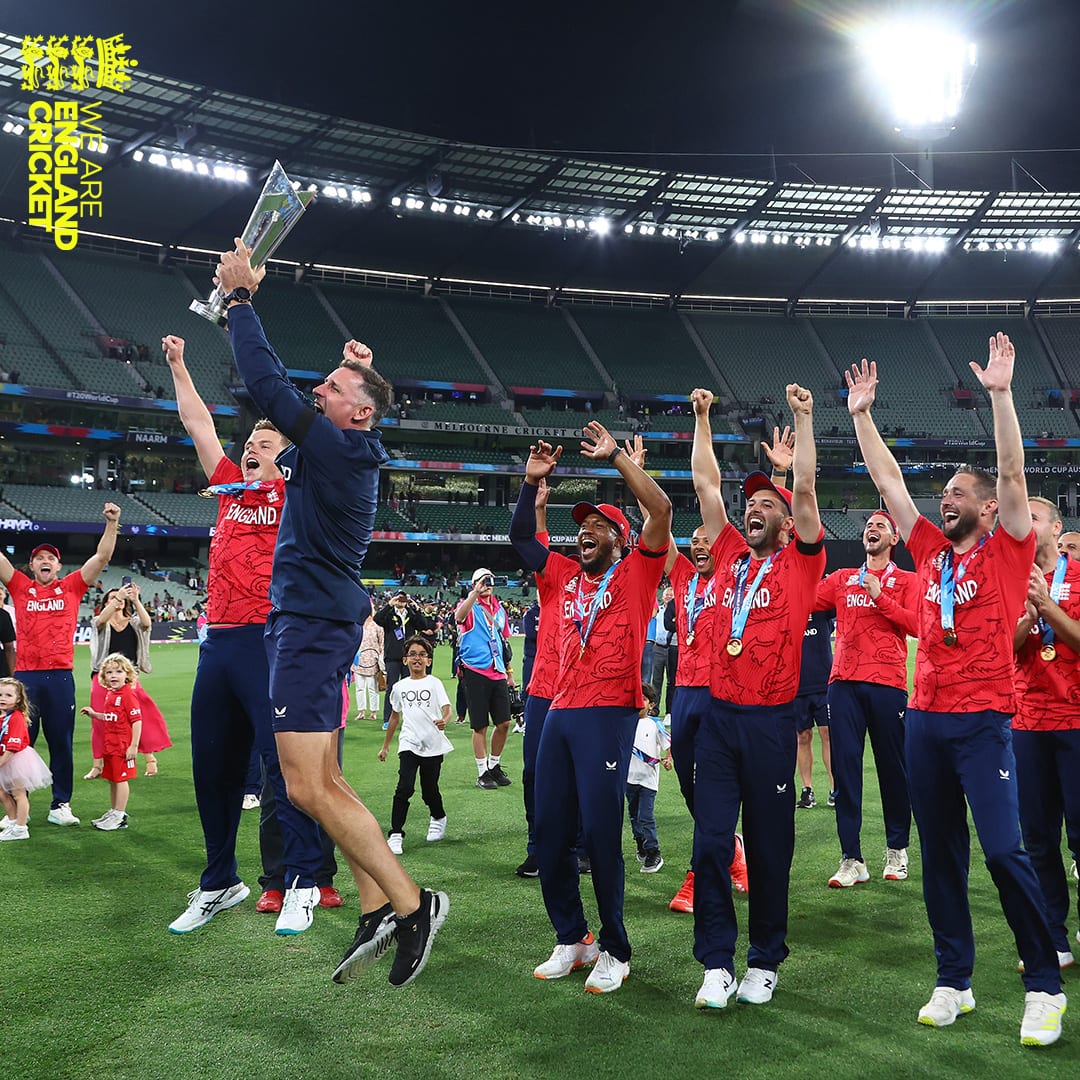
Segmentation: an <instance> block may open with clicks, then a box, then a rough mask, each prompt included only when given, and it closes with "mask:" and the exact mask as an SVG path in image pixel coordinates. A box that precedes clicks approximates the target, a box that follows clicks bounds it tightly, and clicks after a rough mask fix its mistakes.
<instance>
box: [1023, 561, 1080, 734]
mask: <svg viewBox="0 0 1080 1080" xmlns="http://www.w3.org/2000/svg"><path fill="white" fill-rule="evenodd" d="M1053 578H1054V572H1053V571H1052V570H1051V571H1050V573H1049V574H1047V575H1046V585H1047V588H1049V586H1050V583H1051V582H1052V581H1053ZM1057 603H1058V606H1059V607H1060V608H1061V610H1062V611H1064V612H1065V614H1066V615H1068V616H1069V618H1070V619H1077V620H1080V562H1077V561H1076V560H1075V559H1070V560H1069V564H1068V569H1067V570H1066V571H1065V580H1064V581H1063V582H1062V583H1061V595H1060V596H1059V597H1058V600H1057ZM1042 644H1043V643H1042V635H1041V633H1040V631H1039V624H1038V623H1036V624H1035V625H1034V626H1033V627H1032V628H1031V632H1030V633H1029V634H1028V636H1027V640H1026V641H1025V642H1024V644H1023V645H1022V646H1021V647H1020V651H1019V652H1018V653H1017V654H1016V715H1015V716H1014V717H1013V722H1012V726H1013V729H1014V730H1016V731H1076V730H1077V729H1080V655H1078V654H1077V653H1076V651H1075V650H1074V649H1071V648H1069V646H1068V645H1066V644H1065V642H1064V641H1062V640H1061V638H1060V637H1058V636H1057V635H1056V634H1055V635H1054V642H1053V644H1054V651H1055V652H1056V654H1057V655H1056V656H1055V657H1054V659H1053V660H1044V659H1043V657H1042V656H1041V655H1040V650H1041V649H1042Z"/></svg>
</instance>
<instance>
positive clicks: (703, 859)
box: [694, 698, 797, 973]
mask: <svg viewBox="0 0 1080 1080" xmlns="http://www.w3.org/2000/svg"><path fill="white" fill-rule="evenodd" d="M796 746H797V737H796V733H795V712H794V705H793V704H792V702H788V703H786V704H784V705H774V706H760V705H758V706H748V705H733V704H732V703H731V702H728V701H718V700H716V699H715V698H713V699H712V701H711V704H710V708H709V712H708V714H707V715H706V717H705V719H704V721H703V722H702V724H701V726H700V728H699V729H698V734H697V744H696V748H695V759H694V766H695V768H694V956H695V957H696V958H697V960H698V961H699V962H700V963H701V964H703V965H704V966H705V967H706V968H726V969H727V970H728V971H730V972H732V973H734V970H735V968H734V960H735V941H736V938H737V936H738V925H737V923H736V921H735V905H734V902H733V901H732V898H731V869H730V867H731V860H732V858H733V857H734V854H735V827H736V825H737V824H738V820H739V807H740V805H741V806H742V824H743V828H742V831H743V841H744V846H745V851H746V868H747V872H748V875H749V882H750V898H749V909H750V919H749V922H750V925H749V938H750V950H749V960H748V964H749V966H750V967H758V968H764V969H765V970H766V971H775V970H776V969H777V967H778V966H779V965H780V963H781V962H782V961H783V960H784V958H785V957H786V956H787V954H788V948H787V945H786V943H785V938H786V937H787V918H788V882H789V878H790V876H791V859H792V856H793V855H794V852H795V784H794V780H793V777H794V775H795V755H796Z"/></svg>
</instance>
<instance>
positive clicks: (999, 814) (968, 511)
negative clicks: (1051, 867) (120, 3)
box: [846, 334, 1066, 1046]
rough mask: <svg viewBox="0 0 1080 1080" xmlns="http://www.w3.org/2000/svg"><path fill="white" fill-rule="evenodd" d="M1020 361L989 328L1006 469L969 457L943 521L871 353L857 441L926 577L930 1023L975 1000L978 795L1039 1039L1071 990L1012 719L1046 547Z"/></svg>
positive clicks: (917, 810)
mask: <svg viewBox="0 0 1080 1080" xmlns="http://www.w3.org/2000/svg"><path fill="white" fill-rule="evenodd" d="M1014 363H1015V350H1014V349H1013V345H1012V342H1010V341H1009V339H1008V337H1007V336H1006V335H1004V334H998V335H997V336H996V337H992V338H991V339H990V357H989V361H988V362H987V365H986V368H985V369H983V368H980V367H979V365H978V364H975V363H972V364H971V369H972V371H973V372H974V373H975V375H976V377H977V378H978V380H979V382H980V383H981V384H982V386H983V388H984V389H985V390H986V391H987V393H988V394H989V395H990V403H991V405H992V407H993V412H994V442H995V445H996V447H997V466H998V472H997V481H996V483H995V480H994V477H992V476H990V475H989V474H988V473H985V472H983V471H982V470H978V469H974V468H964V469H960V470H959V471H958V472H957V473H956V475H955V476H953V478H952V479H951V480H950V481H949V482H948V483H947V484H946V485H945V489H944V491H943V492H942V493H941V520H942V525H941V528H938V527H937V526H936V525H932V524H931V523H930V522H929V521H928V520H927V519H926V518H925V517H923V516H922V515H921V514H920V513H919V511H918V510H917V509H916V507H915V503H914V502H913V500H912V498H911V496H910V495H909V494H908V490H907V486H906V485H905V483H904V478H903V475H902V474H901V471H900V467H899V465H898V464H897V463H896V460H895V458H894V457H893V455H892V453H891V452H890V451H889V448H888V447H887V446H886V445H885V442H884V440H883V439H882V438H881V435H880V434H879V432H878V430H877V427H876V426H875V425H874V421H873V419H872V418H871V416H870V408H871V406H872V405H873V403H874V398H875V395H876V392H877V385H878V379H877V365H876V364H868V363H867V362H866V361H865V360H863V362H862V365H861V366H853V367H852V370H851V371H850V372H847V373H846V376H847V384H848V411H849V412H850V413H851V416H852V419H853V420H854V423H855V434H856V435H857V436H858V440H859V449H860V450H861V452H862V455H863V460H864V461H865V462H866V466H867V469H868V471H869V473H870V477H871V479H872V480H873V481H874V484H875V485H876V487H877V489H878V491H879V492H880V493H881V495H882V497H883V498H884V499H885V502H886V504H887V506H888V508H889V512H890V513H891V514H892V516H893V517H894V518H895V519H896V524H897V526H898V527H899V530H900V533H901V535H903V536H904V537H905V538H906V542H907V546H908V550H909V551H910V552H911V555H912V558H913V559H914V560H915V568H916V573H917V574H918V578H919V587H918V590H917V592H916V595H917V597H918V631H919V633H918V637H919V648H918V652H917V653H916V659H915V689H914V693H913V694H912V697H911V702H910V704H909V707H908V710H907V716H906V719H905V725H906V730H905V741H904V748H905V753H906V757H907V769H908V782H909V787H910V792H911V808H912V810H913V812H914V814H915V822H916V824H917V825H918V827H919V840H920V844H921V848H922V873H923V897H924V899H925V901H926V913H927V916H928V917H929V920H930V928H931V930H932V931H933V934H934V952H935V954H936V955H937V962H938V977H937V986H936V987H935V988H934V992H933V994H932V995H931V997H930V1000H929V1001H928V1002H927V1003H926V1005H924V1006H923V1008H922V1009H920V1010H919V1023H921V1024H926V1025H928V1026H930V1027H945V1026H947V1025H949V1024H952V1023H953V1022H954V1021H955V1020H956V1018H957V1017H958V1016H961V1015H963V1014H964V1013H968V1012H971V1010H972V1009H974V1008H975V998H974V995H973V994H972V992H971V973H972V969H973V967H974V964H975V938H974V934H973V932H972V927H971V911H970V907H969V904H968V893H967V879H968V866H969V863H970V860H971V840H970V836H969V833H968V825H967V807H965V805H964V803H965V799H966V800H967V805H968V806H970V808H971V816H972V819H973V820H974V822H975V828H976V829H977V831H978V834H979V841H980V843H981V844H982V848H983V854H984V855H985V857H986V865H987V867H988V868H989V870H990V874H991V876H992V877H993V879H994V884H995V885H996V886H997V889H998V895H999V897H1000V898H1001V906H1002V910H1003V911H1004V912H1005V918H1006V920H1007V921H1008V923H1009V926H1010V928H1011V929H1012V932H1013V935H1014V937H1015V939H1016V947H1017V951H1018V952H1019V954H1020V959H1021V961H1022V963H1023V964H1024V969H1025V970H1024V973H1023V980H1024V985H1025V987H1026V989H1027V994H1026V997H1025V1003H1024V1016H1023V1020H1022V1022H1021V1025H1020V1041H1021V1043H1022V1044H1024V1045H1025V1046H1040V1045H1047V1044H1049V1043H1052V1042H1055V1041H1056V1040H1057V1039H1058V1037H1059V1036H1060V1034H1061V1017H1062V1014H1063V1013H1064V1012H1065V1004H1066V1003H1065V995H1064V994H1063V993H1062V992H1061V976H1060V973H1059V971H1058V964H1057V956H1056V954H1055V951H1054V945H1053V941H1052V939H1051V936H1050V930H1049V928H1048V926H1047V921H1046V914H1045V912H1044V910H1043V900H1042V894H1041V893H1040V890H1039V884H1038V881H1037V880H1036V877H1035V872H1034V870H1033V869H1032V866H1031V860H1030V859H1029V858H1028V855H1027V853H1026V852H1025V851H1024V848H1023V844H1022V842H1021V839H1020V825H1019V811H1018V808H1017V791H1016V761H1015V759H1014V757H1013V750H1012V739H1011V736H1010V730H1009V723H1010V719H1011V717H1012V715H1013V713H1014V712H1015V711H1016V693H1015V690H1014V688H1013V656H1012V652H1013V634H1014V629H1015V627H1016V622H1017V619H1018V618H1019V617H1020V616H1021V615H1022V614H1023V612H1024V601H1025V598H1026V596H1027V590H1028V579H1029V575H1030V571H1031V566H1032V562H1033V560H1034V555H1035V536H1034V533H1033V532H1032V528H1031V510H1030V509H1029V507H1028V499H1027V489H1026V487H1025V485H1024V448H1023V441H1022V439H1021V436H1020V424H1019V422H1018V421H1017V419H1016V409H1015V407H1014V405H1013V399H1012V389H1011V387H1012V374H1013V365H1014Z"/></svg>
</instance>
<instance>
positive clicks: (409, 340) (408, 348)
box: [320, 285, 505, 422]
mask: <svg viewBox="0 0 1080 1080" xmlns="http://www.w3.org/2000/svg"><path fill="white" fill-rule="evenodd" d="M320 288H321V289H322V292H323V294H324V295H325V296H326V298H327V300H329V301H330V303H331V305H332V306H333V308H334V310H335V312H336V313H337V314H338V316H339V317H340V319H341V321H342V322H343V323H344V324H345V325H346V326H347V327H348V328H349V333H350V334H351V336H352V337H355V338H357V339H358V340H360V341H363V342H364V343H365V344H367V345H370V346H371V350H372V352H373V353H374V356H375V366H376V367H377V368H378V369H379V371H380V372H381V373H382V374H383V375H385V376H386V377H387V378H388V379H391V380H395V379H437V380H441V381H449V382H466V383H483V384H487V383H488V382H489V379H488V377H487V375H486V374H485V372H484V370H483V369H482V368H481V367H480V365H479V364H478V363H477V362H476V360H475V359H474V358H473V355H472V353H470V352H469V350H468V348H467V347H466V345H465V342H464V341H463V340H462V338H461V335H460V334H459V333H458V332H457V330H455V329H454V326H453V324H452V323H451V322H450V320H449V319H447V317H446V314H445V313H444V312H443V310H442V308H441V307H440V306H439V303H438V301H437V300H435V299H425V298H424V297H422V296H421V295H420V294H419V293H401V292H389V291H380V290H376V289H357V288H348V287H345V286H340V285H322V286H320ZM338 347H339V349H340V344H339V346H338ZM504 422H505V421H504Z"/></svg>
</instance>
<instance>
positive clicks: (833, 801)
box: [825, 791, 840, 809]
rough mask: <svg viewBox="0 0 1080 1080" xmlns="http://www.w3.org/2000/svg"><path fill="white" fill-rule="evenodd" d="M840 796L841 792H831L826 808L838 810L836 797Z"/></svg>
mask: <svg viewBox="0 0 1080 1080" xmlns="http://www.w3.org/2000/svg"><path fill="white" fill-rule="evenodd" d="M839 794H840V792H839V791H830V792H829V801H828V802H827V803H826V804H825V805H826V806H831V807H832V808H833V809H835V808H836V796H837V795H839Z"/></svg>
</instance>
